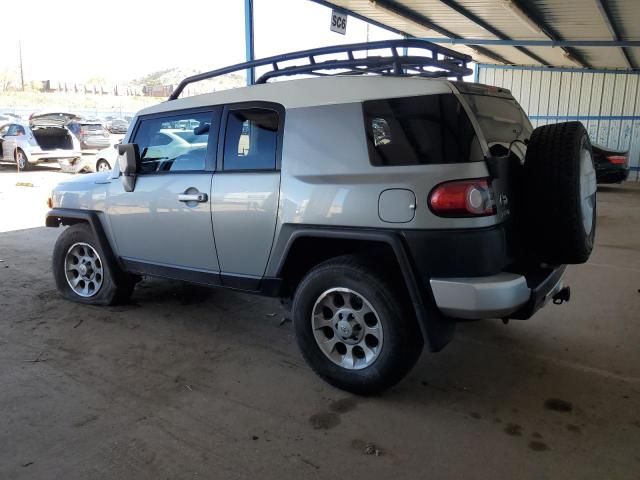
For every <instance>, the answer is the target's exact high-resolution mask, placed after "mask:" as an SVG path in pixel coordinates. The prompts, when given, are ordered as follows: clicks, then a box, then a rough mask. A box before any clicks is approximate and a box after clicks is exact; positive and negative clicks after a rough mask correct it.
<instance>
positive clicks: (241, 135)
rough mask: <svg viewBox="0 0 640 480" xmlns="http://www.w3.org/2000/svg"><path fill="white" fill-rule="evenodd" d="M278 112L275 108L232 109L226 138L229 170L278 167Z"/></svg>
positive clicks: (226, 155)
mask: <svg viewBox="0 0 640 480" xmlns="http://www.w3.org/2000/svg"><path fill="white" fill-rule="evenodd" d="M277 138H278V114H277V113H276V112H274V111H273V110H266V109H263V108H249V109H243V110H231V111H229V115H228V117H227V129H226V132H225V139H224V161H223V163H224V169H225V170H274V169H275V168H276V148H277Z"/></svg>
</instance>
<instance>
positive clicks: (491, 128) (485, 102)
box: [465, 95, 533, 145]
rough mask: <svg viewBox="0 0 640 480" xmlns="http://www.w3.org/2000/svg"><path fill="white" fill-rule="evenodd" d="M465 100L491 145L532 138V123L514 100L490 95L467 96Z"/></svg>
mask: <svg viewBox="0 0 640 480" xmlns="http://www.w3.org/2000/svg"><path fill="white" fill-rule="evenodd" d="M465 98H466V100H467V102H468V103H469V106H470V107H471V111H472V112H473V114H474V115H475V117H476V119H477V120H478V123H479V124H480V129H481V130H482V133H484V136H485V139H486V140H487V143H488V144H489V145H491V144H492V143H494V142H503V143H510V142H511V141H512V140H515V139H521V140H524V139H525V138H529V137H530V136H531V132H532V131H533V127H532V126H531V122H529V119H528V118H527V115H526V114H525V113H524V111H523V110H522V108H520V105H518V102H516V101H515V100H514V99H512V98H502V97H492V96H489V95H465Z"/></svg>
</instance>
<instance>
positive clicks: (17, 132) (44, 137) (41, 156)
mask: <svg viewBox="0 0 640 480" xmlns="http://www.w3.org/2000/svg"><path fill="white" fill-rule="evenodd" d="M74 117H75V116H74V115H72V114H67V113H45V114H38V115H32V116H31V118H30V119H29V123H26V122H17V121H14V122H9V123H5V124H3V125H1V126H0V158H1V159H2V161H5V162H11V163H16V164H17V166H18V170H20V171H23V170H28V169H29V168H31V167H32V166H33V165H37V164H39V163H51V162H57V163H59V164H60V166H61V167H64V165H65V164H73V163H74V162H75V161H76V160H77V159H78V158H80V157H81V156H82V151H81V149H80V141H79V140H78V138H77V137H76V136H75V135H74V134H73V133H71V131H70V130H69V129H68V128H67V124H68V123H69V120H70V119H72V118H74Z"/></svg>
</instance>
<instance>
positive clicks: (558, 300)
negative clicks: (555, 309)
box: [553, 287, 571, 305]
mask: <svg viewBox="0 0 640 480" xmlns="http://www.w3.org/2000/svg"><path fill="white" fill-rule="evenodd" d="M570 299H571V288H570V287H562V288H561V289H560V290H559V291H558V293H556V294H555V295H554V296H553V303H554V305H562V304H563V303H564V302H568V301H569V300H570Z"/></svg>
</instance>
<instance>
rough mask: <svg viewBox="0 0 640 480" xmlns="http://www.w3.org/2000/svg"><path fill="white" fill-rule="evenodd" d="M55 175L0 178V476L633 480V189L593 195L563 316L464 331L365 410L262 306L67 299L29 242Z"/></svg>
mask: <svg viewBox="0 0 640 480" xmlns="http://www.w3.org/2000/svg"><path fill="white" fill-rule="evenodd" d="M63 175H64V174H60V173H57V172H51V171H46V170H38V171H35V172H30V173H25V174H20V175H17V174H15V173H12V170H11V169H10V168H9V167H0V231H2V232H4V233H0V260H1V261H0V289H1V290H0V291H1V292H2V294H1V296H0V411H1V412H2V416H1V417H0V478H2V479H29V480H33V479H51V478H64V479H67V480H71V479H89V478H91V479H101V478H105V479H106V478H109V479H113V478H118V479H128V478H131V479H136V480H142V479H154V480H155V479H161V478H162V479H164V478H167V479H178V478H179V479H182V478H216V479H223V478H224V479H244V478H251V479H271V478H274V479H296V480H298V479H300V478H333V479H336V478H340V477H351V478H363V477H365V476H367V478H384V479H390V478H394V479H395V478H398V479H400V478H402V479H404V478H406V479H417V478H434V479H435V478H437V479H460V478H464V479H474V478H478V479H486V478H500V479H507V478H511V479H515V478H518V479H542V478H554V479H555V478H580V479H597V480H602V479H607V480H613V479H629V478H637V474H638V472H639V471H640V451H639V450H638V445H640V355H639V354H638V352H639V345H640V325H639V324H638V320H639V319H640V292H639V289H640V208H639V207H640V184H627V185H624V186H620V187H619V186H615V187H607V188H603V189H601V191H600V194H599V206H598V208H599V223H598V229H599V230H598V238H597V243H598V246H597V249H596V251H595V253H594V255H593V256H592V259H591V261H590V263H589V264H588V265H585V266H579V267H571V268H570V269H569V273H568V279H569V281H570V283H571V286H572V293H573V298H572V301H571V302H570V303H569V304H566V305H563V306H559V307H558V306H549V307H548V308H546V309H545V310H543V311H542V312H540V313H539V314H538V315H537V316H536V317H535V318H533V319H531V320H529V321H526V322H517V321H514V322H511V323H510V324H509V325H507V326H505V325H503V324H502V323H501V322H499V321H484V322H476V323H467V324H462V325H460V326H459V329H458V334H457V337H456V339H455V340H454V341H453V343H452V344H451V345H449V346H448V347H447V348H446V349H445V350H444V351H443V352H441V353H438V354H427V353H425V354H424V355H423V356H422V358H421V359H420V361H419V362H418V365H417V366H416V368H415V369H414V371H413V372H412V373H411V374H410V376H409V377H408V378H407V379H406V380H405V381H403V382H402V383H401V384H399V385H398V386H397V387H395V388H394V389H392V390H391V391H389V392H387V393H386V394H384V395H382V396H380V397H376V398H359V397H354V396H351V395H348V394H346V393H344V392H341V391H338V390H335V389H333V388H331V387H329V386H327V385H326V384H325V383H323V382H322V381H320V380H319V379H318V378H316V377H315V376H314V374H313V373H312V372H311V371H310V370H309V369H308V368H307V367H306V366H305V364H304V363H303V361H302V358H301V356H300V354H299V352H298V351H297V348H296V346H295V342H294V338H293V331H292V326H291V324H290V323H287V322H284V323H283V321H282V319H283V317H282V312H281V310H280V308H279V305H278V303H277V302H276V301H274V300H270V299H263V298H258V297H252V296H248V295H244V294H239V293H234V292H227V291H215V290H208V289H204V288H200V287H194V286H187V285H181V284H177V283H174V282H169V281H161V280H145V281H144V282H142V283H141V284H140V285H139V286H138V288H137V290H136V292H135V293H134V296H133V299H132V303H131V304H130V305H125V306H119V307H108V308H97V307H89V306H81V305H76V304H73V303H70V302H67V301H65V300H62V299H61V298H60V297H59V296H58V294H57V292H56V291H55V288H54V285H53V280H52V277H51V267H50V262H51V250H52V247H53V243H54V241H55V238H56V237H57V235H58V234H59V232H60V231H59V230H56V229H47V228H44V227H38V226H39V225H42V223H43V221H44V217H43V214H44V212H45V210H46V207H45V206H44V201H45V200H46V196H47V195H48V190H49V188H50V187H51V185H52V184H53V183H55V182H56V181H58V180H59V179H60V178H62V177H63ZM18 179H19V180H20V181H24V182H31V183H33V184H34V185H36V186H34V187H16V186H15V183H16V182H17V181H18ZM27 227H38V228H30V229H26V230H17V229H23V228H27Z"/></svg>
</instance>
